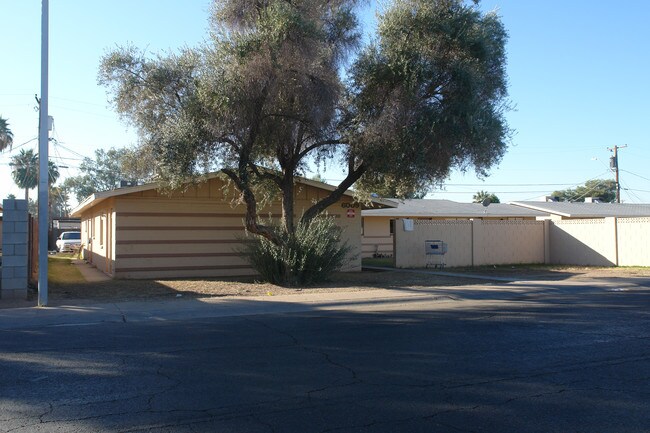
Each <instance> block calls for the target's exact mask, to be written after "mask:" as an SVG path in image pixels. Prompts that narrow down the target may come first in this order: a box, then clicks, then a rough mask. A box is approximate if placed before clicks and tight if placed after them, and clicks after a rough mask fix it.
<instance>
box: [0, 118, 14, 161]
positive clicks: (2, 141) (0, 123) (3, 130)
mask: <svg viewBox="0 0 650 433" xmlns="http://www.w3.org/2000/svg"><path fill="white" fill-rule="evenodd" d="M13 143H14V134H13V132H11V129H9V123H8V122H7V119H5V118H3V117H2V116H0V152H2V151H4V150H5V149H7V148H9V149H11V146H12V145H13Z"/></svg>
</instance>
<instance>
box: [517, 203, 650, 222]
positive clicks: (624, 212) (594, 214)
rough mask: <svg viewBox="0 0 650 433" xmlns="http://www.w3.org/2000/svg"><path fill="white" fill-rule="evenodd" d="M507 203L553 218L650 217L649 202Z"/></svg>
mask: <svg viewBox="0 0 650 433" xmlns="http://www.w3.org/2000/svg"><path fill="white" fill-rule="evenodd" d="M509 204H510V205H513V206H516V207H519V208H522V209H529V210H535V211H539V212H542V213H545V214H547V215H549V218H550V219H553V220H572V219H594V218H611V217H614V218H645V217H650V204H648V203H586V202H585V203H583V202H567V201H559V202H558V201H548V202H544V201H512V202H510V203H509Z"/></svg>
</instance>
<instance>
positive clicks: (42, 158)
mask: <svg viewBox="0 0 650 433" xmlns="http://www.w3.org/2000/svg"><path fill="white" fill-rule="evenodd" d="M42 1H43V2H42V11H41V100H40V103H39V122H38V159H39V161H38V163H39V171H38V306H39V307H45V306H47V268H48V265H47V255H48V252H47V240H48V230H47V224H48V208H49V205H48V201H49V197H48V192H49V191H48V189H49V180H50V173H49V168H50V167H49V164H48V162H49V148H48V147H49V144H50V143H49V129H50V128H49V116H48V107H47V102H48V88H47V84H48V65H49V59H48V53H49V50H48V47H49V43H48V42H49V38H48V36H49V9H50V8H49V0H42Z"/></svg>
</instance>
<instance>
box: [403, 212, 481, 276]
mask: <svg viewBox="0 0 650 433" xmlns="http://www.w3.org/2000/svg"><path fill="white" fill-rule="evenodd" d="M413 228H414V230H413V231H410V232H407V231H404V224H403V220H402V219H399V220H397V221H396V222H395V251H396V254H395V266H396V267H398V268H420V267H424V266H425V265H426V263H427V259H428V258H427V256H426V255H425V249H424V242H425V241H426V240H441V241H443V242H446V243H447V245H448V252H447V254H445V256H444V260H445V263H446V265H447V266H471V265H472V221H470V220H457V221H436V220H433V221H428V220H415V221H414V224H413ZM429 259H431V260H437V259H439V257H430V258H429Z"/></svg>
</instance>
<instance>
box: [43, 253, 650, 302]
mask: <svg viewBox="0 0 650 433" xmlns="http://www.w3.org/2000/svg"><path fill="white" fill-rule="evenodd" d="M71 259H72V257H56V258H51V259H50V280H49V281H50V292H49V295H50V299H51V300H52V301H54V302H57V301H58V302H61V301H63V300H70V299H75V300H88V301H104V302H105V301H122V300H138V299H161V298H163V299H164V298H170V297H176V296H178V295H182V296H187V297H224V296H274V295H287V294H305V293H318V292H320V293H323V292H325V293H334V292H353V291H361V290H376V289H395V288H401V289H408V290H418V289H428V288H431V287H444V286H467V285H476V284H484V283H489V282H488V281H481V280H477V279H470V278H462V277H446V276H440V275H432V274H418V273H412V272H401V271H392V272H370V271H364V272H353V273H339V274H336V275H334V276H333V277H332V280H331V281H329V282H327V283H325V284H319V285H315V286H307V287H280V286H276V285H273V284H268V283H260V282H257V281H255V280H254V279H253V278H248V279H216V278H203V279H168V280H109V281H103V282H93V283H89V282H86V281H85V280H84V279H83V277H81V274H80V273H79V271H78V269H76V267H75V265H73V264H72V261H71ZM446 271H448V272H453V273H464V274H468V275H491V276H500V277H514V278H522V279H549V280H564V279H572V278H599V277H617V276H621V277H623V276H624V277H629V276H650V268H587V267H568V266H542V265H539V266H516V265H512V266H483V267H476V268H448V269H446Z"/></svg>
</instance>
